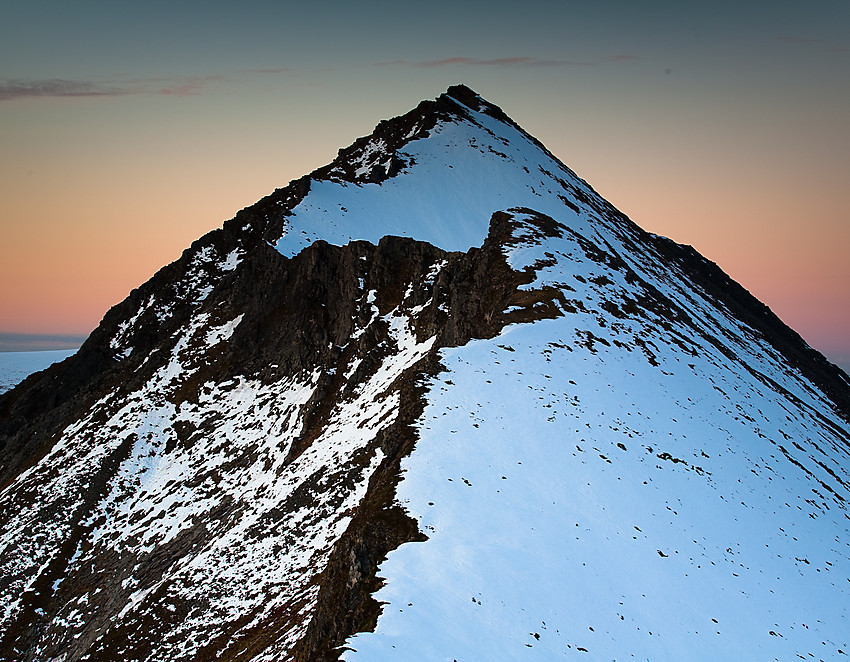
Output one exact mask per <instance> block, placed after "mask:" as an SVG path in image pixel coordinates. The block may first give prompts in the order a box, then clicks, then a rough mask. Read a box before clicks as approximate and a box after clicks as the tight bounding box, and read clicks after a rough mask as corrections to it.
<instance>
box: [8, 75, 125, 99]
mask: <svg viewBox="0 0 850 662" xmlns="http://www.w3.org/2000/svg"><path fill="white" fill-rule="evenodd" d="M128 94H133V90H131V89H128V88H125V87H117V86H113V85H103V84H101V83H94V82H91V81H75V80H63V79H61V78H54V79H52V80H7V81H3V82H0V101H10V100H12V99H26V98H34V97H118V96H126V95H128Z"/></svg>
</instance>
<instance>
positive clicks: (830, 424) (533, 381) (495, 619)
mask: <svg viewBox="0 0 850 662" xmlns="http://www.w3.org/2000/svg"><path fill="white" fill-rule="evenodd" d="M616 248H617V249H619V248H620V247H619V246H617V247H616ZM617 252H618V253H620V255H621V256H626V253H625V252H620V251H619V250H617ZM544 258H546V259H548V262H547V266H545V267H544V268H543V269H542V270H540V271H539V272H538V280H537V281H536V282H535V283H533V284H531V285H529V286H528V287H529V288H534V287H540V286H542V285H556V286H558V287H560V288H561V289H562V290H564V291H569V290H573V292H572V293H570V295H569V296H570V297H571V299H570V301H569V303H568V304H567V305H568V306H570V308H571V310H570V311H569V312H567V314H566V315H565V316H563V317H559V318H557V319H552V320H541V321H538V322H536V323H534V324H526V325H514V326H511V327H508V328H506V329H505V330H504V332H503V333H502V334H501V335H500V336H499V337H497V338H494V339H492V340H479V341H473V342H472V343H470V344H468V345H467V346H464V347H460V348H455V349H449V350H444V351H443V352H442V356H443V361H444V364H445V365H446V368H447V371H446V372H445V373H443V374H441V375H440V376H439V378H438V379H435V380H434V382H433V385H432V386H431V390H430V393H429V395H428V396H427V398H428V406H427V408H426V410H425V412H424V415H423V417H422V419H421V421H420V424H419V432H420V440H419V441H418V443H417V445H416V448H415V450H414V451H413V453H412V454H411V456H410V457H409V458H408V459H407V460H406V461H405V462H404V464H403V472H404V479H403V481H402V483H401V485H400V487H399V490H398V499H399V500H400V501H401V503H403V504H404V505H405V506H406V507H407V508H408V509H409V511H410V512H411V514H413V516H414V517H416V519H417V520H418V521H419V523H420V527H421V529H422V530H423V531H424V532H425V533H426V534H427V535H428V537H429V540H428V541H426V542H423V543H414V544H407V545H403V546H402V547H401V548H399V549H398V550H396V551H394V552H392V553H391V554H390V556H389V559H388V560H387V561H386V562H385V563H383V565H382V566H381V567H380V571H379V574H380V575H381V576H383V577H385V578H386V585H385V587H384V588H383V589H382V590H380V591H379V592H378V593H377V594H376V596H375V597H376V599H378V600H379V601H382V602H385V603H386V604H385V605H384V611H383V615H382V616H381V618H380V619H379V621H378V626H377V629H376V631H375V632H374V633H362V634H358V635H356V636H354V637H353V638H351V639H350V641H349V643H348V646H349V647H350V648H351V649H352V650H350V651H348V652H347V653H346V654H345V656H344V659H345V660H349V661H351V662H354V661H357V662H360V661H366V660H405V659H417V660H458V661H459V662H462V661H464V660H481V659H499V660H508V659H510V660H513V659H517V660H518V659H523V660H526V659H556V658H557V659H560V658H570V657H577V658H578V659H584V658H582V657H581V656H582V655H584V654H585V653H586V654H587V655H588V657H587V659H596V660H623V659H640V660H683V659H687V660H729V659H742V660H743V659H749V660H756V659H758V660H765V659H777V660H787V659H792V658H795V657H797V656H799V657H801V658H804V659H820V660H833V659H837V658H840V657H842V656H843V655H844V654H846V651H847V650H848V643H850V642H849V641H848V637H847V632H848V630H847V623H848V622H850V535H848V524H850V519H848V516H847V504H846V501H845V499H846V498H847V497H848V483H850V475H848V467H850V435H848V431H847V428H846V424H844V423H842V422H841V420H840V419H838V418H837V417H836V415H835V412H834V411H833V410H832V409H831V407H830V406H829V405H828V404H827V403H826V401H825V400H824V399H823V397H822V395H821V394H820V393H819V392H817V390H816V389H815V388H814V387H813V386H812V385H811V384H810V383H808V382H807V381H806V380H804V379H803V378H802V377H801V376H800V375H799V374H796V373H794V372H789V371H788V370H787V368H785V367H783V366H782V364H781V363H780V360H779V357H778V356H777V355H776V353H775V351H774V350H772V349H771V348H770V347H769V346H768V345H767V344H766V343H764V342H762V341H759V340H757V339H756V338H755V337H754V336H753V334H752V332H749V331H748V330H747V329H745V328H744V327H743V326H742V325H741V324H739V323H736V322H735V321H734V320H732V319H731V318H729V317H728V316H726V315H725V313H724V311H723V310H720V309H718V308H716V307H715V306H713V305H711V304H710V303H709V302H707V301H705V300H703V299H702V298H701V297H699V296H695V292H694V291H693V289H692V288H688V287H687V286H686V285H685V283H684V282H683V281H682V280H681V275H680V274H677V273H676V272H675V271H672V270H671V271H670V272H668V273H666V274H661V273H655V272H656V270H657V269H656V267H655V266H654V265H653V264H652V263H651V261H650V260H649V259H648V260H646V261H645V263H644V264H640V263H638V262H637V261H634V260H631V264H629V267H631V268H632V269H634V271H635V272H637V273H638V274H640V275H641V276H642V277H643V278H646V279H647V282H648V283H650V284H651V285H653V286H655V287H657V288H658V290H659V291H660V292H662V293H664V294H667V295H670V296H671V298H672V300H674V301H681V302H684V307H686V308H687V314H688V316H689V318H690V320H691V327H690V329H688V328H687V327H684V326H682V325H680V324H676V325H674V326H672V327H671V326H670V325H669V320H665V319H663V318H662V317H660V316H659V315H657V314H655V315H653V314H650V315H648V316H647V318H646V319H644V320H640V319H634V318H632V317H629V316H625V315H624V316H621V317H618V316H614V315H610V314H609V315H605V314H604V309H605V308H606V307H607V309H608V310H611V304H614V305H615V306H619V307H620V308H624V307H625V304H626V303H627V301H628V300H629V299H630V298H632V299H638V298H639V297H640V295H641V289H642V288H645V286H644V285H641V284H640V283H639V282H634V279H632V281H633V282H629V279H626V278H624V274H623V271H622V270H618V269H615V268H611V267H608V266H606V265H605V264H601V263H599V262H591V261H590V260H587V259H586V256H585V255H584V250H583V249H582V246H581V245H580V244H579V243H578V242H577V241H576V236H575V235H573V233H572V232H570V231H565V232H563V233H562V236H561V237H552V238H549V239H547V240H546V241H545V242H544V243H542V245H541V244H539V243H537V242H534V241H527V242H524V243H522V244H520V245H519V246H516V247H515V248H514V249H513V250H512V251H511V253H510V255H509V261H510V262H511V263H512V266H514V268H522V267H524V266H526V265H530V264H534V263H537V264H538V265H540V264H541V262H540V260H542V259H544ZM650 258H651V256H650ZM689 290H690V293H689ZM579 302H581V304H583V305H579ZM671 312H675V311H671ZM683 312H684V311H683ZM665 322H668V324H666V325H665ZM665 326H667V328H666V329H665ZM718 331H719V334H718V333H717V332H718ZM713 335H714V336H718V335H719V337H720V338H721V339H722V343H723V344H722V345H717V344H715V343H713V342H711V341H710V340H709V339H710V338H711V337H712V336H713ZM671 337H672V339H673V340H674V342H671ZM724 350H726V351H724Z"/></svg>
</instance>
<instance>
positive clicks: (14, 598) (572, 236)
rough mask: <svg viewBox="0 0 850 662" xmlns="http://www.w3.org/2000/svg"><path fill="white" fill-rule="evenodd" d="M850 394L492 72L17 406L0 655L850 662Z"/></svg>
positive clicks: (214, 241)
mask: <svg viewBox="0 0 850 662" xmlns="http://www.w3.org/2000/svg"><path fill="white" fill-rule="evenodd" d="M848 498H850V380H848V377H847V375H846V374H844V373H843V372H842V371H840V370H839V369H837V368H836V367H835V366H833V365H832V364H830V363H829V362H828V361H827V360H826V359H824V358H823V357H822V356H821V355H820V354H818V353H817V352H816V351H814V350H812V349H811V348H809V347H808V346H807V345H806V344H805V342H804V341H803V340H802V339H801V338H800V337H799V336H798V335H797V334H796V333H795V332H794V331H792V330H791V329H789V328H788V327H786V326H785V325H784V324H783V323H782V322H781V321H780V320H779V319H778V318H776V316H775V315H773V313H771V312H770V310H769V309H768V308H767V307H765V306H764V305H763V304H761V303H760V302H759V301H757V300H756V299H755V298H753V297H752V296H751V295H750V294H749V293H748V292H747V291H746V290H744V289H743V288H742V287H741V286H740V285H738V284H737V283H735V282H733V281H732V280H731V279H729V278H728V276H726V275H725V274H724V273H723V272H722V271H721V270H720V269H719V268H718V267H717V266H716V265H714V264H713V263H711V262H709V261H707V260H706V259H704V258H703V257H701V256H700V255H699V254H698V253H697V252H696V251H694V250H693V249H692V248H690V247H686V246H680V245H678V244H676V243H674V242H672V241H670V240H668V239H665V238H662V237H658V236H655V235H652V234H649V233H646V232H644V231H643V230H641V229H640V228H638V227H637V226H636V225H635V224H634V223H632V222H631V221H630V220H629V219H628V218H626V217H625V216H624V215H622V214H621V213H620V212H618V211H617V210H616V209H614V208H613V207H612V206H611V205H610V204H608V203H607V202H606V201H605V200H603V199H602V198H601V197H600V196H599V195H598V194H597V193H596V192H595V191H594V190H593V189H592V188H591V187H590V186H589V185H588V184H587V183H586V182H584V181H583V180H581V179H580V178H579V177H577V176H576V175H575V173H573V172H572V171H571V170H570V169H569V168H567V167H566V166H564V165H563V164H562V163H561V162H560V161H558V159H557V158H555V157H554V156H553V155H552V154H551V153H550V152H549V151H548V150H546V148H545V147H543V145H541V144H540V143H539V142H538V141H537V140H535V139H534V138H532V137H531V136H529V135H528V134H527V133H526V132H525V131H523V130H522V129H521V128H520V127H519V126H518V125H517V124H516V123H514V122H513V121H512V120H511V119H510V118H508V117H507V115H505V113H504V112H503V111H502V110H501V109H499V108H498V107H496V106H495V105H493V104H491V103H489V102H488V101H486V100H484V99H482V98H481V97H480V96H478V95H477V94H476V93H474V92H473V91H472V90H470V89H468V88H466V87H464V86H455V87H452V88H449V90H448V91H447V92H446V93H445V94H443V95H441V96H440V97H439V98H438V99H436V100H435V101H424V102H422V103H421V104H419V106H417V107H416V108H415V109H414V110H412V111H411V112H410V113H408V114H406V115H404V116H401V117H397V118H394V119H391V120H386V121H383V122H381V123H380V124H379V125H378V126H377V127H376V129H375V131H374V133H373V134H371V135H370V136H367V137H364V138H360V139H358V140H357V141H356V142H355V143H354V144H353V145H351V146H350V147H348V148H345V149H342V150H340V152H339V155H338V157H337V158H336V159H335V160H334V161H333V162H332V163H331V164H329V165H327V166H325V167H323V168H320V169H319V170H317V171H315V172H313V173H311V174H310V175H308V176H305V177H302V178H301V179H298V180H295V181H293V182H292V183H290V184H289V185H288V186H287V187H285V188H282V189H278V190H276V191H275V192H274V193H272V194H271V195H269V196H267V197H266V198H263V199H262V200H260V201H259V202H258V203H256V204H255V205H253V206H251V207H248V208H246V209H244V210H242V211H241V212H239V213H238V214H237V215H236V217H235V218H233V219H231V220H230V221H227V222H226V223H225V224H224V225H223V227H222V228H221V229H219V230H215V231H213V232H211V233H209V234H207V235H205V236H204V237H202V238H200V239H199V240H197V241H196V242H195V243H193V244H192V246H190V247H189V248H188V249H187V250H186V251H185V252H184V253H183V255H182V256H181V258H180V259H179V260H177V261H176V262H174V263H172V264H170V265H167V266H165V267H163V268H162V269H161V270H160V271H159V272H157V273H156V274H155V275H154V276H153V278H151V279H150V280H149V281H148V282H147V283H145V284H144V285H142V286H141V287H139V288H138V289H136V290H134V291H133V292H132V293H131V294H130V295H129V296H128V297H127V299H125V300H124V301H123V302H121V303H120V304H118V305H117V306H115V307H114V308H112V309H111V310H110V311H109V312H108V313H107V314H106V315H105V317H104V319H103V321H102V322H101V324H100V325H99V326H98V328H97V329H96V330H95V331H94V332H93V333H92V334H91V336H90V337H89V338H88V339H87V341H86V342H85V344H84V345H83V346H82V348H81V349H80V350H79V351H78V352H77V353H76V354H75V355H73V356H71V357H70V358H68V359H66V360H65V361H63V362H61V363H59V364H56V365H54V366H52V367H50V368H48V369H47V370H45V371H43V372H40V373H37V374H34V375H31V376H30V377H29V378H27V379H26V380H25V381H24V382H23V383H21V384H20V385H18V386H17V387H16V388H14V389H12V390H11V391H9V392H7V393H4V394H2V395H0V521H2V527H0V660H8V661H9V662H11V661H12V660H27V661H29V660H32V661H35V660H51V661H54V662H76V661H77V660H116V659H121V660H140V661H141V660H146V661H154V660H162V661H172V660H234V661H235V660H240V661H249V660H250V661H257V662H259V661H266V660H298V661H312V660H322V661H324V660H339V659H344V660H358V661H359V660H445V659H449V660H452V659H454V660H458V661H459V662H460V661H469V660H483V659H487V660H513V659H523V660H527V659H535V660H536V659H546V660H551V659H562V658H564V659H572V658H576V659H618V660H619V659H632V658H634V659H652V660H682V659H688V660H694V659H705V660H717V659H779V660H783V659H790V658H793V657H795V656H799V657H803V658H804V659H821V660H834V659H843V656H846V655H848V652H850V640H848V636H847V628H846V624H847V622H848V620H850V613H848V611H850V515H848V504H847V499H848Z"/></svg>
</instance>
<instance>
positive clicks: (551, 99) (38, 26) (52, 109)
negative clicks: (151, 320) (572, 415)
mask: <svg viewBox="0 0 850 662" xmlns="http://www.w3.org/2000/svg"><path fill="white" fill-rule="evenodd" d="M454 83H465V84H467V85H469V86H470V87H472V88H473V89H474V90H476V91H477V92H479V93H480V94H481V95H483V96H484V97H485V98H487V99H488V100H490V101H492V102H493V103H495V104H497V105H499V106H501V107H502V108H503V109H504V110H505V111H506V112H507V113H508V115H510V116H511V117H512V118H513V119H514V120H516V121H517V122H518V123H519V124H520V125H522V126H523V127H524V128H525V129H526V130H527V131H529V132H530V133H531V134H533V135H535V136H536V137H537V138H539V139H540V140H541V141H542V142H543V143H544V144H545V145H546V146H547V147H548V148H549V149H550V150H551V151H552V152H553V153H554V154H556V155H557V156H558V157H559V158H560V159H561V160H562V161H564V163H566V164H567V165H568V166H570V167H571V168H572V169H573V170H575V171H576V172H577V173H578V174H579V175H580V176H581V177H583V178H584V179H586V180H587V181H588V182H589V183H590V184H591V185H592V186H593V187H594V188H595V189H596V190H597V191H598V192H599V193H600V194H601V195H603V196H604V197H605V198H607V199H608V200H610V201H611V202H612V203H613V204H614V205H615V206H616V207H617V208H619V209H620V210H621V211H623V212H624V213H625V214H627V215H628V216H630V217H631V218H632V219H633V220H634V221H635V222H637V223H638V224H639V225H640V226H642V227H643V228H645V229H646V230H649V231H651V232H655V233H658V234H662V235H666V236H668V237H671V238H673V239H675V240H676V241H678V242H681V243H687V244H691V245H693V246H694V247H695V248H696V249H697V250H699V251H700V252H701V253H702V254H703V255H705V256H706V257H708V258H709V259H711V260H713V261H715V262H717V263H718V264H719V265H720V266H721V267H722V268H723V269H724V270H725V271H726V272H727V273H729V274H730V275H731V276H732V277H733V278H735V279H736V280H738V281H739V282H740V283H742V284H743V285H744V286H745V287H746V288H747V289H749V290H750V291H751V292H752V293H753V294H755V295H756V296H757V297H758V298H760V299H761V300H762V301H764V302H765V303H766V304H767V305H769V306H770V307H771V308H772V309H773V310H774V312H776V313H777V314H778V315H779V316H780V317H781V318H782V319H783V320H784V321H785V322H786V323H788V324H789V325H790V326H792V327H793V328H794V329H796V330H797V331H798V332H799V333H800V334H801V335H802V336H803V337H804V338H805V339H806V340H807V341H808V342H809V343H810V344H811V345H812V346H814V347H815V348H817V349H819V350H820V351H822V352H824V353H825V354H826V355H827V356H828V357H830V358H831V359H832V360H833V361H834V362H837V363H840V364H842V365H844V366H845V369H850V259H848V249H850V200H848V188H850V2H847V0H840V1H835V2H817V1H815V2H809V3H802V2H782V1H779V2H749V3H739V2H735V3H733V2H715V3H710V4H709V3H701V4H700V6H699V7H696V6H694V3H681V2H640V3H638V2H604V1H603V2H595V3H588V2H572V1H569V0H557V1H552V2H549V1H545V0H526V1H525V2H521V3H515V2H493V1H490V2H464V3H458V2H457V1H454V2H444V1H442V0H435V1H431V2H427V3H401V2H398V1H397V0H396V1H393V2H389V1H386V2H384V1H361V2H357V3H352V2H331V1H321V0H318V1H314V2H312V3H306V2H298V3H295V2H291V3H290V2H251V1H250V0H246V1H243V2H240V3H234V2H223V1H211V2H204V3H188V2H173V1H171V2H167V3H166V2H161V1H159V0H148V1H146V2H144V3H132V4H131V3H117V2H114V1H111V2H105V1H97V0H91V1H87V0H76V1H75V2H67V1H56V2H47V1H42V0H27V1H26V2H23V1H18V0H2V1H1V2H0V224H2V225H0V232H2V234H0V349H2V348H3V347H4V346H6V347H9V346H11V345H13V344H14V341H16V339H17V340H18V341H20V340H21V339H22V338H23V334H27V335H32V334H52V335H83V336H84V335H86V334H88V333H89V332H90V331H91V330H92V329H93V328H94V327H95V326H96V325H97V323H98V322H99V320H100V318H101V317H102V316H103V314H104V313H105V312H106V310H107V309H108V308H109V307H110V306H112V305H113V304H115V303H117V302H119V301H120V300H121V299H123V298H124V297H125V296H126V295H127V294H128V292H129V291H130V290H131V289H132V288H133V287H135V286H137V285H139V284H141V283H142V282H144V281H145V280H147V279H148V278H149V277H150V276H151V275H152V274H153V273H154V272H155V271H156V270H157V269H158V268H159V267H161V266H163V265H164V264H166V263H168V262H170V261H172V260H174V259H176V258H177V257H178V256H179V255H180V253H181V251H182V250H183V249H184V248H186V247H187V246H188V245H189V244H190V243H191V242H192V240H194V239H196V238H197V237H199V236H200V235H202V234H203V233H205V232H207V231H208V230H211V229H213V228H215V227H218V226H219V225H221V223H222V222H223V221H225V220H227V219H228V218H230V217H232V216H233V215H234V214H235V213H236V211H238V210H239V209H240V208H242V207H245V206H247V205H249V204H251V203H253V202H255V201H256V200H257V199H259V198H260V197H262V196H264V195H266V194H268V193H270V192H271V191H272V190H273V189H274V188H277V187H281V186H284V185H285V184H286V183H287V182H288V181H289V180H291V179H293V178H296V177H298V176H300V175H302V174H305V173H307V172H309V171H311V170H313V169H314V168H316V167H318V166H321V165H323V164H325V163H327V162H329V161H330V160H332V159H333V157H334V156H335V155H336V151H337V149H339V148H340V147H343V146H346V145H348V144H349V143H351V142H352V141H353V140H354V139H355V138H357V137H358V136H361V135H366V134H368V133H370V132H371V130H372V128H373V127H374V125H375V124H376V123H377V122H378V121H379V120H381V119H384V118H388V117H392V116H394V115H398V114H401V113H404V112H406V111H407V110H409V109H410V108H412V107H413V106H415V105H416V104H417V103H418V102H419V101H420V100H422V99H426V98H434V97H436V96H437V95H439V94H440V93H441V92H443V91H445V89H446V88H447V87H448V86H449V85H451V84H454ZM14 334H19V335H14ZM31 340H32V339H31ZM33 342H34V341H33ZM4 343H5V345H4ZM19 344H20V343H19ZM30 344H32V343H30Z"/></svg>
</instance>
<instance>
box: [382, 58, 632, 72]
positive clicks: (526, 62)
mask: <svg viewBox="0 0 850 662" xmlns="http://www.w3.org/2000/svg"><path fill="white" fill-rule="evenodd" d="M642 59H643V58H642V57H641V56H639V55H629V54H616V55H609V56H607V57H605V58H602V59H600V60H596V61H587V60H543V59H540V58H536V57H525V56H517V57H496V58H477V57H463V56H458V57H446V58H442V59H440V60H422V61H419V62H410V61H408V60H390V61H385V62H375V66H377V67H392V66H406V67H416V68H421V69H435V68H438V67H494V68H499V67H501V68H526V67H528V68H531V67H593V66H596V65H599V64H603V63H606V62H637V61H639V60H642Z"/></svg>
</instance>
